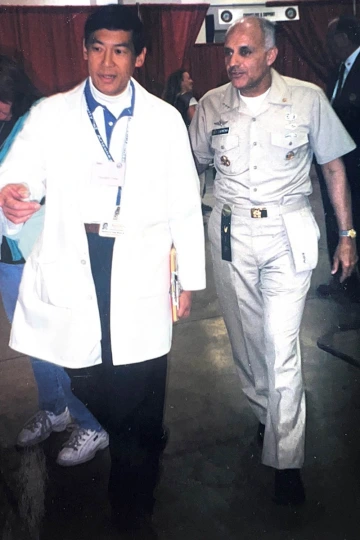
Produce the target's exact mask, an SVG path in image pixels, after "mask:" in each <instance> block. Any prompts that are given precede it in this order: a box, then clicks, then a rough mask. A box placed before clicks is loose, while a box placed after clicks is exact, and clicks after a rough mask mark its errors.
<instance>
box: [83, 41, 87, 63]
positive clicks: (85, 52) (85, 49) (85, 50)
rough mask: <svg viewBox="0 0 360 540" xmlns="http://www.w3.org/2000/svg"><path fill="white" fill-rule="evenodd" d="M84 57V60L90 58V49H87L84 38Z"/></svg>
mask: <svg viewBox="0 0 360 540" xmlns="http://www.w3.org/2000/svg"><path fill="white" fill-rule="evenodd" d="M83 58H84V60H87V59H88V51H87V48H86V45H85V40H84V39H83Z"/></svg>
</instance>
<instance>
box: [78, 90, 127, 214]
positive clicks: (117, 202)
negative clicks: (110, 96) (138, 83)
mask: <svg viewBox="0 0 360 540" xmlns="http://www.w3.org/2000/svg"><path fill="white" fill-rule="evenodd" d="M130 84H131V90H132V95H131V106H130V108H127V109H124V111H123V112H122V113H121V114H120V116H119V118H118V120H120V118H122V117H123V116H127V117H128V120H127V124H126V132H125V140H124V145H123V149H122V153H121V162H120V166H121V167H124V165H125V162H126V150H127V145H128V141H129V123H130V119H131V118H132V115H133V113H134V104H135V87H134V83H133V82H132V81H130ZM87 91H90V88H89V81H87V83H86V86H85V89H84V96H85V101H86V112H87V114H88V117H89V120H90V122H91V125H92V127H93V129H94V131H95V134H96V136H97V138H98V141H99V143H100V144H101V148H102V149H103V150H104V152H105V155H106V157H107V159H108V160H109V161H112V162H115V160H114V158H113V157H112V155H111V153H110V150H109V149H108V147H107V145H106V144H105V141H104V139H103V138H102V136H101V133H100V131H99V128H98V125H97V123H96V121H95V118H94V116H93V114H92V112H91V111H90V108H89V103H88V98H87V95H86V92H87ZM99 105H100V104H99ZM100 107H102V105H100ZM120 200H121V187H120V186H119V187H118V192H117V196H116V206H119V204H120Z"/></svg>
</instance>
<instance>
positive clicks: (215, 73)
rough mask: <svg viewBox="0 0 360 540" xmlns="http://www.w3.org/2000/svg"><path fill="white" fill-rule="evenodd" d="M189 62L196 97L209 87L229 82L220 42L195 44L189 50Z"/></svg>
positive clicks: (222, 46)
mask: <svg viewBox="0 0 360 540" xmlns="http://www.w3.org/2000/svg"><path fill="white" fill-rule="evenodd" d="M189 63H190V66H189V68H190V73H191V76H192V78H193V79H194V91H195V96H196V97H197V98H200V97H201V96H203V95H204V94H205V93H206V92H207V91H208V90H211V88H216V87H217V86H221V85H222V84H225V83H227V82H229V79H228V76H227V73H226V69H225V61H224V45H223V44H222V43H206V44H205V43H204V44H201V45H200V44H199V45H195V46H194V47H193V48H192V50H191V52H190V58H189Z"/></svg>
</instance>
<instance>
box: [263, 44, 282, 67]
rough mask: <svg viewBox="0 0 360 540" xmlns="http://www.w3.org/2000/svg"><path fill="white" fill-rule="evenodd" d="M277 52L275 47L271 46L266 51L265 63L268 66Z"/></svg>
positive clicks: (273, 60)
mask: <svg viewBox="0 0 360 540" xmlns="http://www.w3.org/2000/svg"><path fill="white" fill-rule="evenodd" d="M278 52H279V51H278V49H277V48H276V47H271V49H269V50H268V51H267V56H266V63H267V65H268V66H271V65H272V64H273V63H274V62H275V60H276V58H277V55H278Z"/></svg>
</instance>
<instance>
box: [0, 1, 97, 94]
mask: <svg viewBox="0 0 360 540" xmlns="http://www.w3.org/2000/svg"><path fill="white" fill-rule="evenodd" d="M93 9H94V8H91V7H81V8H79V7H78V8H75V7H51V8H43V7H1V8H0V52H1V53H2V54H7V55H9V56H13V57H15V58H17V60H19V61H20V62H21V63H22V64H23V66H24V68H25V70H26V72H27V73H28V74H29V76H30V77H31V78H32V80H33V82H34V84H35V85H36V86H37V87H38V88H39V90H40V91H41V92H43V93H44V95H49V94H51V93H54V92H58V91H61V90H65V89H67V88H71V86H74V85H75V84H77V83H78V82H80V81H81V80H82V79H84V77H85V76H86V74H87V69H86V64H85V62H84V60H83V58H82V37H83V28H84V22H85V19H86V18H87V16H88V15H89V13H90V12H91V10H93Z"/></svg>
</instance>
